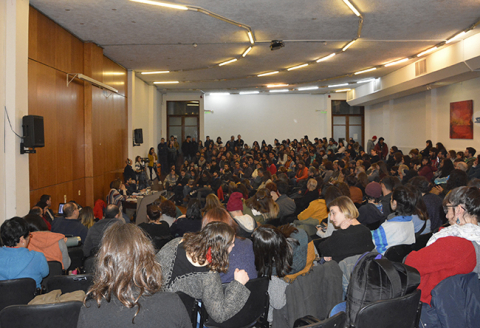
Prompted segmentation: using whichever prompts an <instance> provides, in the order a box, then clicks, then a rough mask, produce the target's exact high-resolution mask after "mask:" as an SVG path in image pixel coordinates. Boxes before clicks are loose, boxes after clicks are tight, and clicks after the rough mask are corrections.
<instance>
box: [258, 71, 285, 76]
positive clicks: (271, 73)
mask: <svg viewBox="0 0 480 328" xmlns="http://www.w3.org/2000/svg"><path fill="white" fill-rule="evenodd" d="M277 73H280V72H279V71H274V72H268V73H263V74H258V75H257V76H258V77H262V76H268V75H273V74H277Z"/></svg>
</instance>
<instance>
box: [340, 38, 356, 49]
mask: <svg viewBox="0 0 480 328" xmlns="http://www.w3.org/2000/svg"><path fill="white" fill-rule="evenodd" d="M355 41H357V40H356V39H355V40H352V41H350V42H349V43H348V44H347V45H346V46H345V47H343V49H342V51H345V50H347V49H348V48H350V46H351V45H352V44H354V43H355Z"/></svg>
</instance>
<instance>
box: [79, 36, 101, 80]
mask: <svg viewBox="0 0 480 328" xmlns="http://www.w3.org/2000/svg"><path fill="white" fill-rule="evenodd" d="M83 48H84V56H85V57H84V74H85V75H87V76H90V77H91V78H93V79H95V80H98V81H100V82H103V50H102V48H100V47H99V46H97V45H96V44H94V43H91V42H87V43H85V44H84V45H83Z"/></svg>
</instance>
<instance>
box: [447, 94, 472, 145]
mask: <svg viewBox="0 0 480 328" xmlns="http://www.w3.org/2000/svg"><path fill="white" fill-rule="evenodd" d="M472 118H473V100H464V101H457V102H452V103H450V139H473V120H472Z"/></svg>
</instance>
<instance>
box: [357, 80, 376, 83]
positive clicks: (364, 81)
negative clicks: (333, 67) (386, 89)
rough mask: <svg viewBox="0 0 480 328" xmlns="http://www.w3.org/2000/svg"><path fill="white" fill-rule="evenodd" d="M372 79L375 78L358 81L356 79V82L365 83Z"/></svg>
mask: <svg viewBox="0 0 480 328" xmlns="http://www.w3.org/2000/svg"><path fill="white" fill-rule="evenodd" d="M372 81H375V79H365V80H360V81H357V83H367V82H372Z"/></svg>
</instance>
